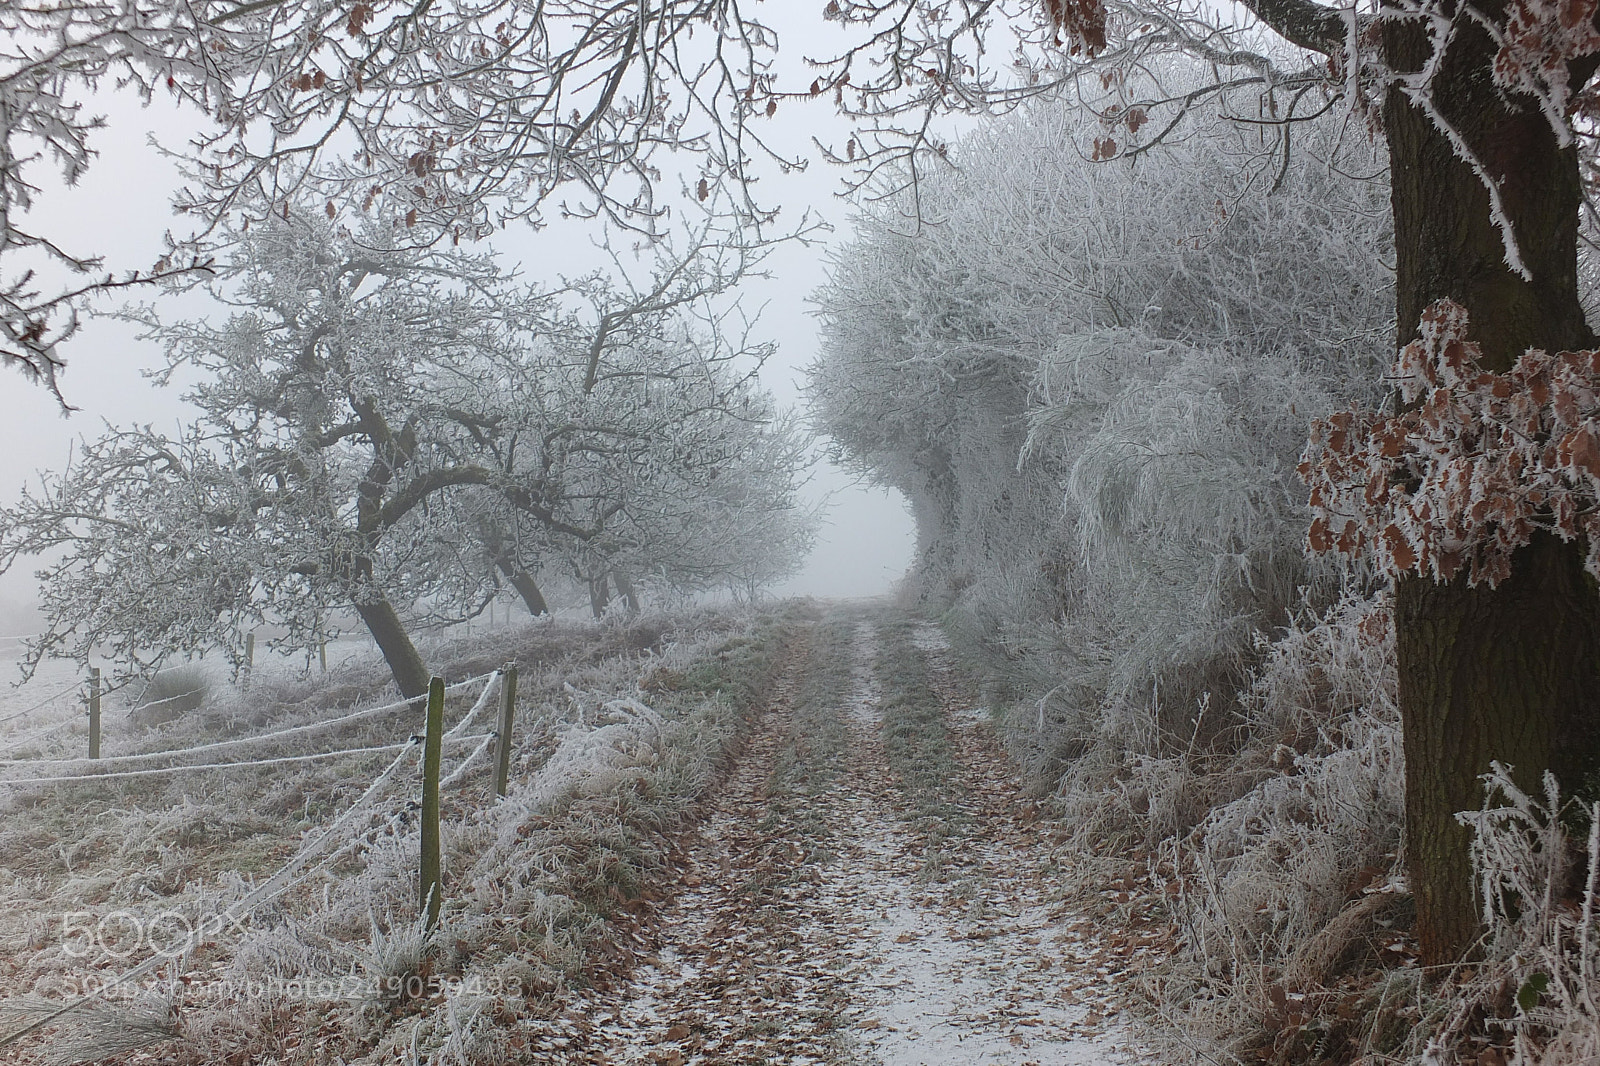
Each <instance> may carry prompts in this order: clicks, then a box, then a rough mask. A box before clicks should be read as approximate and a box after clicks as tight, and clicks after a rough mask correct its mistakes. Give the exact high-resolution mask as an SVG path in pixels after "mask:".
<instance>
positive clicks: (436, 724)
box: [418, 677, 444, 929]
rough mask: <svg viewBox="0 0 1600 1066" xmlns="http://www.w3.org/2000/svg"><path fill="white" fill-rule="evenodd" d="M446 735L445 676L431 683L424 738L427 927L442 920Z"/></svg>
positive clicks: (424, 901)
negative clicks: (442, 750)
mask: <svg viewBox="0 0 1600 1066" xmlns="http://www.w3.org/2000/svg"><path fill="white" fill-rule="evenodd" d="M443 737H444V678H442V677H435V678H433V679H432V680H430V681H429V682H428V721H427V728H426V731H425V732H424V734H423V740H422V863H421V870H422V884H421V892H422V898H421V902H420V903H419V904H418V906H420V907H421V908H423V910H425V911H426V912H427V915H428V919H427V927H428V928H429V929H432V928H433V927H434V926H435V925H436V924H438V921H439V906H440V904H442V903H443V902H444V899H443V892H444V884H443V878H442V877H441V871H440V868H439V762H440V747H441V741H442V740H443Z"/></svg>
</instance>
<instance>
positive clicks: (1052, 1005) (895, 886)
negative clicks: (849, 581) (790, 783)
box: [535, 622, 1142, 1066]
mask: <svg viewBox="0 0 1600 1066" xmlns="http://www.w3.org/2000/svg"><path fill="white" fill-rule="evenodd" d="M859 633H860V635H861V639H859V640H858V641H857V648H858V651H857V654H858V656H859V658H858V661H857V663H856V665H855V670H854V675H853V678H852V687H853V691H852V692H851V693H850V694H849V696H848V698H847V699H845V700H844V701H843V706H842V707H841V708H839V710H840V711H841V712H842V713H843V714H844V716H845V721H846V723H847V726H848V729H849V739H850V742H849V745H848V747H847V755H846V760H847V763H846V766H845V767H844V768H843V772H842V773H840V774H839V775H838V777H837V779H836V781H835V784H834V786H833V787H832V788H831V789H829V790H828V791H826V792H825V793H823V795H822V796H821V798H820V802H821V804H823V810H822V812H821V813H822V815H823V821H824V824H825V825H827V826H829V827H831V830H832V832H831V834H830V835H829V836H828V838H827V840H826V842H825V846H826V847H827V848H828V849H829V851H830V852H831V856H827V857H823V858H822V859H820V860H819V861H813V862H809V863H808V862H807V861H805V860H806V852H807V847H808V844H807V842H806V841H805V840H804V839H802V838H801V837H800V836H799V835H798V834H797V833H796V832H795V831H794V827H793V826H791V825H787V824H783V823H782V822H781V821H780V824H778V825H776V826H775V825H773V824H772V819H771V818H770V817H769V812H768V797H767V796H766V795H765V794H764V788H765V785H766V783H767V780H768V778H769V777H770V774H771V770H772V765H773V759H774V755H775V752H776V750H777V748H778V746H779V744H780V742H781V738H782V735H783V731H784V730H785V729H786V728H787V727H788V725H789V721H790V710H789V708H788V706H787V702H788V699H789V698H790V697H791V696H792V693H793V692H794V690H795V688H796V683H795V681H794V679H793V678H791V679H790V681H789V684H788V686H787V692H786V693H780V697H779V699H778V701H777V704H776V706H775V707H774V709H773V711H772V712H771V713H770V714H769V716H768V720H767V723H766V726H765V728H764V729H763V730H762V732H761V734H760V735H759V736H758V737H757V738H756V739H755V740H754V741H753V742H752V744H751V747H750V749H749V750H748V751H747V752H746V754H745V756H744V758H743V759H742V760H741V762H740V764H739V765H738V767H737V768H736V770H735V772H734V774H733V776H732V777H731V778H730V780H729V782H728V783H727V785H726V787H725V789H724V791H723V792H722V794H721V797H720V798H719V802H718V806H717V809H716V810H715V811H714V812H713V814H712V815H711V817H710V818H709V819H708V820H707V822H706V823H705V825H704V826H703V828H702V830H701V832H700V833H699V835H698V838H697V839H696V840H694V841H693V842H692V843H691V844H690V847H689V855H688V859H687V862H686V865H685V872H684V874H683V878H682V882H681V890H680V891H679V892H678V893H677V895H676V897H675V899H674V900H673V901H672V902H671V903H670V904H667V905H665V907H664V912H663V913H662V914H661V915H660V917H659V920H658V922H657V923H656V925H655V928H654V937H653V954H652V955H650V956H648V957H647V959H646V961H645V962H644V964H643V965H640V966H638V967H637V968H636V969H635V970H634V971H633V973H632V974H631V977H630V979H629V981H628V982H627V983H626V984H625V985H623V986H621V987H618V988H613V989H596V990H591V991H588V992H585V993H583V994H581V995H580V996H578V997H576V998H575V1000H574V1002H572V1003H571V1004H570V1006H569V1009H568V1011H566V1012H564V1013H566V1015H567V1019H568V1024H567V1025H564V1026H561V1028H563V1029H566V1030H567V1032H568V1034H570V1035H569V1036H568V1037H562V1038H561V1039H560V1042H559V1043H558V1044H556V1045H554V1046H550V1047H548V1048H547V1050H549V1051H555V1050H558V1049H559V1050H560V1051H562V1052H564V1054H563V1056H562V1060H561V1061H563V1062H570V1063H614V1064H623V1063H629V1064H665V1066H689V1064H699V1063H707V1064H711V1063H716V1064H722V1063H773V1064H777V1063H783V1064H792V1066H806V1064H819V1066H820V1064H835V1063H837V1064H846V1063H849V1064H863V1066H864V1064H869V1063H877V1064H882V1066H935V1064H951V1066H962V1064H967V1063H971V1064H974V1066H979V1064H981V1066H1079V1064H1084V1066H1087V1064H1107V1066H1110V1064H1113V1063H1120V1062H1130V1061H1134V1059H1135V1058H1136V1056H1135V1054H1134V1053H1133V1052H1131V1051H1130V1050H1129V1049H1126V1048H1124V1047H1121V1046H1120V1045H1121V1044H1122V1043H1124V1042H1125V1041H1126V1038H1127V1034H1126V1032H1125V1031H1124V1030H1122V1029H1121V1028H1120V1027H1119V1026H1117V1025H1116V1023H1115V1021H1114V1020H1113V1018H1114V1015H1115V1014H1116V1011H1117V1002H1118V999H1119V997H1120V995H1121V994H1122V993H1123V992H1125V991H1126V989H1125V988H1123V987H1121V985H1122V982H1121V981H1120V980H1119V975H1120V974H1121V972H1122V971H1123V970H1124V969H1125V968H1126V967H1127V966H1128V964H1129V962H1130V959H1131V957H1132V956H1133V955H1135V954H1137V952H1138V951H1139V950H1142V949H1139V948H1136V947H1129V946H1127V945H1126V943H1124V945H1122V946H1117V947H1112V946H1109V945H1108V944H1107V943H1106V942H1105V941H1104V940H1103V939H1102V937H1101V936H1100V935H1099V932H1100V931H1099V929H1098V927H1097V925H1096V923H1094V922H1092V921H1090V920H1088V919H1086V918H1084V917H1082V916H1079V915H1077V914H1075V913H1073V912H1070V911H1064V910H1061V909H1058V908H1054V907H1053V906H1052V901H1051V896H1050V887H1051V886H1050V884H1049V880H1048V878H1047V877H1046V876H1045V875H1044V872H1043V864H1044V861H1045V859H1046V857H1047V853H1048V848H1047V847H1046V846H1044V845H1042V844H1041V843H1040V841H1039V840H1038V838H1037V837H1036V835H1035V834H1034V833H1033V832H1032V831H1031V830H1029V829H1028V828H1026V827H1025V826H1023V825H1022V824H1021V822H1020V820H1019V818H1018V817H1017V814H1016V811H1015V809H1014V806H1015V804H1016V803H1017V796H1018V782H1017V781H1016V780H1015V778H1014V776H1013V775H1012V773H1011V771H1010V769H1009V767H1008V766H1007V765H1005V763H1004V759H1003V756H1002V754H1001V753H1000V752H999V751H998V749H997V747H996V745H995V744H994V742H993V740H992V739H990V737H989V736H988V733H987V727H986V726H985V725H982V724H980V723H978V722H976V721H973V720H971V719H970V718H969V717H967V716H962V718H961V719H959V720H958V719H956V718H954V717H953V716H949V715H947V723H948V726H949V728H950V730H951V742H952V745H953V746H954V747H955V748H956V750H957V752H958V757H959V759H960V761H961V763H962V764H963V768H964V774H965V778H966V780H965V781H963V784H964V785H965V786H966V796H967V799H966V800H964V801H963V803H962V806H963V810H964V813H965V814H966V815H967V816H968V817H969V818H970V819H971V825H970V827H969V828H968V829H967V830H966V832H965V834H964V835H962V836H957V837H953V838H950V839H949V840H947V841H946V842H945V852H946V853H945V854H943V855H942V856H941V859H940V863H939V878H938V879H933V878H930V877H928V876H926V875H925V874H924V868H925V864H926V852H927V844H926V842H925V841H924V840H923V839H921V838H920V837H919V836H918V835H917V834H916V833H915V832H914V831H913V830H912V829H911V827H910V825H909V824H908V821H907V817H906V813H905V808H904V804H905V799H904V796H903V794H902V793H901V791H900V790H899V788H898V787H897V783H896V780H895V778H894V775H893V773H892V772H891V770H890V768H889V765H888V763H887V761H886V758H885V755H884V750H883V744H882V740H881V738H880V735H879V731H880V725H881V719H882V715H881V711H880V708H879V700H880V695H879V691H878V685H877V681H876V678H875V677H874V674H873V669H872V657H873V653H874V651H875V649H876V639H875V636H874V634H873V630H872V627H871V625H870V624H869V623H867V622H863V623H862V624H861V628H860V630H859ZM940 636H941V635H939V634H937V632H936V631H933V634H932V635H931V636H930V635H929V634H928V633H927V632H922V633H919V634H918V635H917V644H918V646H919V647H920V648H921V649H922V650H923V651H924V652H925V653H927V654H928V655H929V657H930V659H932V660H934V661H935V663H937V660H938V658H939V652H940V650H941V649H940V646H939V643H938V638H939V637H940ZM1124 939H1125V938H1124ZM574 1023H576V1024H574ZM537 1045H538V1041H537V1040H535V1046H537Z"/></svg>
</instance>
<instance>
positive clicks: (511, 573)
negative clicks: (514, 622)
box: [494, 556, 550, 618]
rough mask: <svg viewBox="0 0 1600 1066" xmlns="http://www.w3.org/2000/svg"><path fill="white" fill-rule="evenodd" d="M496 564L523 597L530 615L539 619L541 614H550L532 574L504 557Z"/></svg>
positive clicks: (496, 560)
mask: <svg viewBox="0 0 1600 1066" xmlns="http://www.w3.org/2000/svg"><path fill="white" fill-rule="evenodd" d="M494 562H495V565H496V566H498V567H499V568H500V572H501V573H502V574H504V575H505V576H506V580H507V581H509V582H511V587H512V588H514V589H516V590H517V595H518V596H521V597H522V602H523V603H524V604H525V605H526V606H527V608H528V613H529V614H531V615H533V616H534V617H535V618H537V617H539V616H540V615H541V614H549V613H550V606H549V604H547V603H546V602H545V599H544V593H543V592H541V591H540V590H539V585H538V583H537V582H536V581H534V580H533V576H532V575H531V574H529V573H528V572H527V571H526V570H524V569H522V567H520V566H518V565H517V564H516V563H515V561H513V560H511V559H509V558H506V557H504V556H501V557H498V558H496V559H495V561H494Z"/></svg>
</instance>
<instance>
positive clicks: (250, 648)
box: [244, 633, 256, 688]
mask: <svg viewBox="0 0 1600 1066" xmlns="http://www.w3.org/2000/svg"><path fill="white" fill-rule="evenodd" d="M255 669H256V635H255V634H254V633H246V634H245V635H244V687H245V688H249V687H250V675H251V674H253V673H255Z"/></svg>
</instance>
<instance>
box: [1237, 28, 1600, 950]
mask: <svg viewBox="0 0 1600 1066" xmlns="http://www.w3.org/2000/svg"><path fill="white" fill-rule="evenodd" d="M1247 2H1248V3H1249V4H1250V6H1251V8H1252V9H1253V10H1254V11H1255V12H1256V14H1257V15H1258V16H1260V17H1261V19H1262V20H1263V21H1264V22H1266V23H1267V24H1268V25H1270V26H1272V27H1273V28H1274V29H1275V30H1277V32H1278V33H1280V34H1281V35H1282V36H1284V37H1285V38H1287V39H1289V40H1290V41H1293V42H1294V43H1296V44H1299V45H1301V46H1302V47H1305V48H1310V49H1313V50H1315V51H1319V52H1322V53H1324V54H1328V55H1339V54H1342V52H1343V49H1344V46H1345V31H1344V28H1343V26H1344V23H1343V18H1342V17H1341V16H1339V15H1338V14H1337V13H1336V12H1334V11H1332V10H1331V9H1330V8H1327V7H1323V6H1322V5H1320V4H1316V3H1312V2H1310V0H1247ZM1505 8H1506V5H1505V3H1504V0H1489V2H1487V3H1480V4H1479V5H1478V10H1479V12H1481V13H1482V14H1483V15H1485V16H1487V17H1488V18H1491V19H1495V20H1501V19H1503V18H1504V17H1505V14H1506V11H1505ZM1455 22H1456V27H1457V34H1456V36H1455V37H1454V38H1453V40H1452V43H1451V45H1450V49H1449V52H1448V54H1447V55H1446V56H1445V58H1444V60H1443V62H1442V64H1441V66H1440V67H1439V69H1438V72H1437V74H1436V76H1435V77H1434V79H1433V82H1432V91H1431V99H1432V102H1433V105H1434V106H1435V107H1436V108H1437V109H1438V111H1439V112H1440V114H1441V115H1442V116H1443V117H1444V119H1445V120H1446V121H1447V122H1448V123H1449V124H1450V125H1451V126H1453V127H1454V128H1455V129H1456V130H1457V131H1459V133H1460V134H1461V135H1462V137H1463V139H1464V140H1465V142H1466V144H1467V145H1468V146H1469V147H1470V149H1471V150H1472V152H1473V153H1474V154H1475V155H1476V156H1477V158H1478V159H1479V160H1480V161H1481V162H1482V163H1483V165H1484V167H1485V168H1486V170H1487V171H1488V173H1489V174H1490V175H1491V176H1492V178H1493V179H1494V181H1495V182H1496V183H1497V184H1498V186H1499V188H1500V192H1501V195H1502V198H1503V201H1504V206H1505V212H1506V215H1507V216H1508V217H1509V219H1510V221H1511V223H1512V229H1513V232H1514V234H1515V239H1516V242H1517V245H1518V248H1519V250H1520V253H1521V258H1522V261H1523V263H1524V264H1525V265H1526V266H1527V268H1528V270H1529V272H1530V273H1531V274H1532V278H1531V279H1524V278H1523V277H1521V276H1520V275H1519V274H1518V273H1517V272H1516V271H1514V270H1512V269H1511V268H1510V267H1509V266H1508V265H1507V262H1506V255H1505V245H1504V235H1503V234H1502V233H1501V231H1500V228H1499V227H1498V226H1496V225H1495V220H1494V219H1493V217H1492V215H1491V203H1490V198H1489V194H1488V192H1487V190H1486V189H1485V187H1484V184H1483V182H1482V180H1481V179H1480V178H1479V177H1478V175H1477V174H1475V173H1473V171H1472V169H1471V167H1470V166H1469V165H1468V164H1467V163H1466V162H1464V161H1463V160H1462V159H1461V158H1459V157H1458V155H1457V153H1456V151H1455V149H1454V147H1453V146H1452V144H1451V142H1450V140H1449V138H1448V136H1447V134H1446V133H1445V132H1444V131H1443V130H1442V129H1441V128H1440V126H1439V124H1438V122H1437V121H1436V120H1435V119H1434V118H1433V116H1430V115H1428V114H1427V113H1426V112H1425V111H1423V110H1422V109H1421V108H1419V107H1417V106H1416V104H1415V102H1414V101H1412V100H1411V99H1410V98H1408V97H1407V96H1406V95H1405V93H1404V92H1403V91H1402V90H1401V89H1399V88H1391V89H1390V90H1389V93H1388V96H1387V97H1386V99H1385V100H1384V102H1383V122H1384V127H1385V133H1386V135H1387V138H1388V145H1389V159H1390V179H1391V182H1392V188H1393V192H1392V197H1393V207H1394V221H1395V246H1396V254H1397V260H1398V262H1397V269H1396V277H1395V290H1396V312H1397V316H1396V317H1397V330H1398V337H1397V342H1398V343H1397V347H1398V344H1404V343H1407V342H1409V341H1410V340H1411V339H1412V338H1414V337H1415V336H1416V334H1417V325H1418V321H1419V319H1420V317H1421V314H1422V311H1423V310H1424V309H1425V308H1426V307H1427V306H1428V305H1429V304H1430V303H1432V302H1433V301H1435V300H1438V299H1441V298H1448V299H1451V300H1454V301H1455V302H1456V303H1458V304H1460V305H1461V306H1463V307H1465V308H1466V309H1467V311H1468V312H1469V314H1470V315H1471V334H1472V339H1473V340H1475V341H1477V342H1478V343H1479V344H1481V345H1482V347H1483V353H1484V363H1485V367H1486V369H1489V370H1495V371H1504V370H1506V369H1509V368H1510V366H1511V365H1512V364H1513V363H1514V362H1515V361H1516V359H1517V358H1518V357H1519V356H1520V355H1521V354H1522V352H1524V351H1525V350H1526V349H1528V348H1530V347H1538V348H1544V349H1546V350H1549V351H1560V350H1573V349H1582V348H1590V347H1593V346H1594V342H1595V337H1594V334H1593V333H1592V332H1591V331H1590V329H1589V327H1588V325H1587V323H1586V321H1585V318H1584V314H1583V309H1582V306H1581V305H1580V304H1579V302H1578V272H1577V231H1578V211H1579V205H1580V201H1581V195H1582V190H1581V187H1580V184H1579V176H1578V161H1577V154H1576V151H1575V150H1573V149H1570V148H1569V149H1562V148H1560V147H1559V146H1558V143H1557V141H1556V138H1555V135H1554V134H1553V132H1552V131H1551V129H1550V125H1549V122H1548V120H1547V119H1546V118H1545V116H1544V115H1543V114H1541V112H1540V110H1539V108H1538V106H1537V104H1536V103H1534V101H1532V100H1531V99H1530V98H1527V97H1522V96H1512V95H1509V94H1505V93H1503V92H1502V91H1500V90H1499V89H1497V88H1496V86H1495V85H1494V83H1493V79H1492V69H1493V62H1494V56H1495V46H1494V45H1493V44H1492V42H1491V41H1490V39H1489V36H1488V34H1487V33H1486V32H1485V31H1484V30H1483V29H1482V28H1481V27H1480V26H1478V25H1477V24H1476V23H1474V22H1473V21H1472V19H1471V18H1470V17H1469V15H1468V14H1467V13H1465V12H1462V11H1460V10H1457V12H1456V14H1455ZM1380 47H1381V50H1382V57H1383V59H1384V61H1385V62H1387V64H1388V65H1389V66H1390V67H1391V68H1392V69H1394V70H1396V71H1399V72H1402V73H1405V72H1412V71H1417V70H1419V69H1421V67H1422V64H1423V63H1424V62H1425V61H1426V60H1427V58H1428V56H1429V54H1430V44H1429V42H1428V39H1427V37H1426V36H1425V33H1424V30H1423V27H1422V26H1421V25H1420V24H1419V23H1418V22H1417V21H1416V20H1414V19H1413V20H1405V19H1392V20H1386V21H1384V22H1383V23H1382V39H1381V45H1380ZM1570 69H1571V84H1572V85H1573V86H1574V87H1575V88H1576V87H1577V86H1580V85H1582V84H1584V83H1585V82H1586V81H1587V80H1588V79H1589V78H1590V77H1591V76H1592V75H1593V74H1594V70H1595V64H1594V62H1593V61H1592V60H1590V61H1584V62H1582V63H1578V64H1573V65H1571V68H1570ZM1395 629H1396V633H1397V637H1398V647H1397V651H1398V656H1399V675H1400V710H1401V719H1402V726H1403V729H1404V738H1405V755H1406V848H1407V861H1408V863H1409V866H1410V877H1411V884H1412V890H1413V892H1414V894H1415V897H1416V901H1417V931H1418V939H1419V940H1420V942H1421V947H1422V952H1423V961H1424V962H1425V963H1429V964H1437V963H1445V962H1450V961H1453V960H1455V959H1457V958H1459V957H1461V955H1462V954H1463V953H1464V952H1466V951H1468V950H1469V949H1470V948H1471V946H1472V943H1473V941H1474V940H1475V939H1476V938H1477V936H1478V934H1479V932H1480V921H1479V913H1478V907H1477V899H1476V895H1475V893H1474V889H1473V883H1472V870H1471V862H1470V856H1469V851H1468V849H1469V845H1470V842H1471V837H1470V834H1469V833H1468V832H1467V830H1465V829H1464V828H1463V827H1462V826H1460V825H1459V824H1457V822H1456V819H1455V814H1456V812H1457V811H1461V810H1470V809H1475V808H1477V807H1479V806H1480V805H1481V804H1482V801H1483V792H1482V786H1481V784H1480V782H1479V780H1478V777H1479V775H1480V774H1482V773H1484V772H1485V771H1487V770H1488V768H1489V762H1490V760H1493V759H1498V760H1500V761H1501V762H1504V763H1507V764H1510V765H1512V766H1513V767H1514V768H1515V776H1516V778H1517V780H1518V782H1519V783H1520V784H1521V785H1522V786H1524V787H1527V788H1528V789H1529V790H1530V791H1531V792H1533V793H1534V794H1539V792H1541V791H1542V789H1541V788H1540V784H1539V782H1540V778H1541V776H1542V774H1543V772H1544V771H1545V770H1547V769H1548V770H1552V771H1554V772H1555V774H1556V775H1557V777H1558V779H1560V780H1561V781H1562V783H1563V786H1564V788H1565V790H1566V792H1567V793H1568V794H1571V793H1572V792H1574V791H1575V790H1578V789H1580V788H1581V787H1583V786H1586V785H1588V784H1589V783H1590V782H1591V780H1592V775H1593V773H1594V771H1595V769H1596V768H1597V767H1600V594H1597V591H1596V585H1595V583H1594V581H1592V580H1591V579H1590V578H1588V576H1587V575H1586V574H1585V573H1584V572H1583V569H1582V547H1581V546H1580V545H1564V544H1561V543H1560V542H1558V541H1556V540H1555V539H1554V538H1551V537H1542V538H1540V539H1538V540H1536V541H1535V542H1534V543H1533V544H1531V545H1529V546H1528V547H1527V548H1525V549H1524V550H1523V551H1521V552H1520V553H1519V554H1518V555H1517V557H1516V558H1515V559H1514V561H1513V572H1512V576H1511V578H1510V579H1508V580H1507V581H1505V582H1502V583H1501V584H1500V585H1499V586H1498V587H1497V588H1495V589H1488V588H1477V589H1473V588H1469V587H1468V586H1467V582H1466V579H1465V578H1464V577H1463V578H1460V579H1458V580H1456V581H1453V582H1450V583H1448V584H1438V583H1435V582H1434V581H1432V580H1429V579H1425V578H1417V577H1413V578H1407V579H1404V580H1401V581H1400V582H1398V583H1397V588H1396V601H1395Z"/></svg>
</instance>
